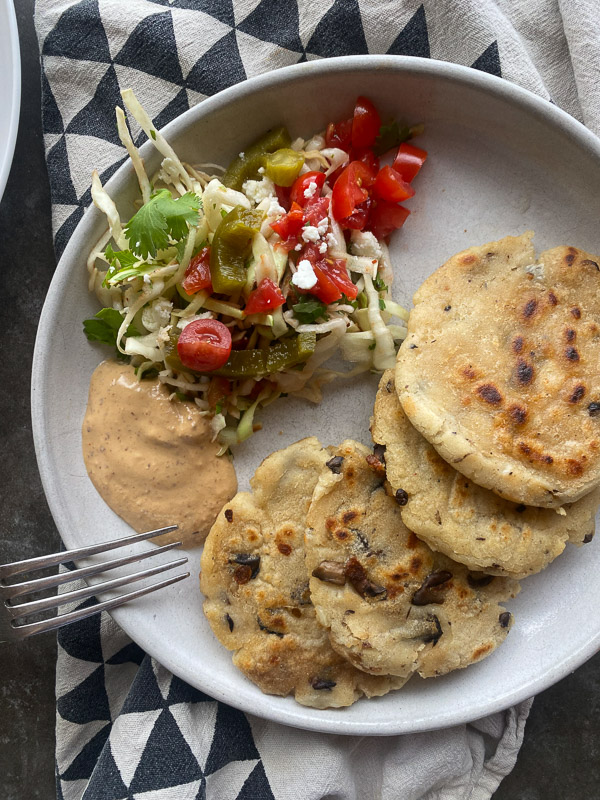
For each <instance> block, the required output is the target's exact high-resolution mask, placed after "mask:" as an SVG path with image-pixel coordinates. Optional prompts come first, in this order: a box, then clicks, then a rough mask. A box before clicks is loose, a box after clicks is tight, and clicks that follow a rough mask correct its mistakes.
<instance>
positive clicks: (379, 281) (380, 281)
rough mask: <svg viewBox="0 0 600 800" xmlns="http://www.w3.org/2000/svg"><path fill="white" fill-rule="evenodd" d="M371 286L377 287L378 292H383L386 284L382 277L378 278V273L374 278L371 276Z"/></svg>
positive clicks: (385, 289)
mask: <svg viewBox="0 0 600 800" xmlns="http://www.w3.org/2000/svg"><path fill="white" fill-rule="evenodd" d="M373 286H374V287H375V289H377V291H378V292H385V291H387V288H388V287H387V286H386V285H385V283H384V281H383V278H380V277H379V275H378V276H377V277H376V278H373Z"/></svg>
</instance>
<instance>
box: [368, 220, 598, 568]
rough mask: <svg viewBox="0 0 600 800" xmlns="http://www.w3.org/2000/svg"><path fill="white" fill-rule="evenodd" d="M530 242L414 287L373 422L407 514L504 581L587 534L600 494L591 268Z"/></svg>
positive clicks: (485, 250)
mask: <svg viewBox="0 0 600 800" xmlns="http://www.w3.org/2000/svg"><path fill="white" fill-rule="evenodd" d="M531 238H532V234H531V233H526V234H523V235H522V236H519V237H506V238H505V239H502V240H500V241H498V242H492V243H490V244H487V245H484V246H483V247H475V248H471V249H469V250H465V251H464V252H462V253H459V254H458V255H456V256H454V257H453V258H451V259H450V260H449V261H448V262H446V264H444V265H443V266H442V267H440V269H438V270H437V271H436V272H435V273H434V274H433V275H431V277H430V278H428V279H427V280H426V281H425V282H424V283H423V285H422V286H421V287H420V289H419V290H418V292H417V293H416V295H415V297H414V304H415V307H414V309H413V311H412V312H411V315H410V319H409V322H408V336H407V338H406V340H405V342H404V343H403V344H402V347H401V348H400V352H399V354H398V360H397V364H396V369H395V374H394V372H393V371H388V372H387V373H386V374H385V375H384V376H383V378H382V380H381V383H380V387H379V391H378V394H377V399H376V403H375V410H374V416H373V420H372V427H371V431H372V436H373V439H374V441H375V442H376V443H378V444H379V445H382V446H384V447H385V448H386V449H385V461H386V470H387V478H388V481H389V484H390V486H391V489H392V491H393V492H394V493H396V496H397V498H398V500H399V502H400V503H401V504H402V506H401V513H402V518H403V520H404V522H405V524H406V525H407V526H408V527H410V528H411V530H413V531H414V532H415V533H416V534H417V536H419V537H420V538H421V539H423V540H424V541H426V542H427V543H428V544H429V545H430V546H431V547H432V548H434V549H436V550H439V551H441V552H443V553H445V554H447V555H448V556H450V557H451V558H453V559H455V560H457V561H460V562H461V563H463V564H465V565H467V566H468V567H469V568H470V569H477V570H481V571H482V572H486V573H489V574H492V575H506V576H510V577H513V578H522V577H525V576H527V575H530V574H532V573H535V572H539V571H540V570H541V569H543V568H544V567H545V566H547V564H548V563H550V561H552V560H553V559H554V558H556V556H558V555H559V554H560V553H561V552H562V550H563V549H564V546H565V542H566V541H567V540H569V541H572V542H575V543H577V544H580V543H582V542H588V541H590V540H591V538H592V536H593V532H594V515H595V512H596V509H597V507H598V504H599V503H600V489H599V484H600V292H599V291H598V290H599V288H600V266H599V263H598V260H597V259H596V258H595V257H593V256H590V255H588V254H587V253H584V252H582V251H580V250H577V249H576V248H574V247H557V248H554V249H552V250H548V251H546V252H544V253H542V254H541V256H540V257H539V259H538V261H536V260H535V253H534V249H533V246H532V244H531Z"/></svg>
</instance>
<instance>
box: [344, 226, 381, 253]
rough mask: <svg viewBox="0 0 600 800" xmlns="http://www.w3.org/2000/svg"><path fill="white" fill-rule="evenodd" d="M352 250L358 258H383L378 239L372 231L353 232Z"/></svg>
mask: <svg viewBox="0 0 600 800" xmlns="http://www.w3.org/2000/svg"><path fill="white" fill-rule="evenodd" d="M350 241H351V249H352V252H353V253H354V255H356V256H366V257H367V258H376V259H380V258H381V247H380V245H379V242H378V241H377V238H376V237H375V236H374V235H373V234H372V233H371V232H370V231H352V234H351V236H350Z"/></svg>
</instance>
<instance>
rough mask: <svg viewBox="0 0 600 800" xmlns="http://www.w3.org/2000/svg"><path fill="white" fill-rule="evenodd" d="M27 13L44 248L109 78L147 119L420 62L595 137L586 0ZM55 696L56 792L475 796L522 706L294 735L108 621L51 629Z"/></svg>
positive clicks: (510, 754) (515, 735) (59, 235)
mask: <svg viewBox="0 0 600 800" xmlns="http://www.w3.org/2000/svg"><path fill="white" fill-rule="evenodd" d="M35 21H36V28H37V33H38V38H39V44H40V50H41V55H42V67H43V76H42V80H43V125H44V136H45V145H46V157H47V163H48V173H49V177H50V185H51V190H52V200H53V221H54V231H55V245H56V250H57V253H58V254H60V253H61V252H62V250H63V249H64V247H65V245H66V243H67V241H68V239H69V236H70V235H71V233H72V232H73V230H74V229H75V227H76V225H77V223H78V222H79V220H80V219H81V217H82V215H83V211H84V209H85V208H86V207H87V206H88V205H89V203H90V189H89V187H90V174H91V171H92V169H93V168H98V170H99V172H100V175H101V178H102V180H103V182H104V181H106V180H107V179H108V177H110V175H112V173H113V172H114V171H115V170H116V169H117V167H118V166H119V165H120V164H121V163H122V161H123V159H124V155H123V149H122V147H121V145H120V142H119V140H118V138H117V136H116V131H115V126H114V106H115V105H116V104H117V103H118V102H119V91H120V89H121V88H125V87H131V88H133V89H134V91H135V92H136V94H137V95H138V97H139V98H140V100H141V101H142V103H143V105H144V106H145V108H146V109H147V110H148V111H149V113H150V115H151V116H152V118H153V120H154V124H155V126H156V127H157V128H160V127H162V126H163V125H165V124H166V123H167V122H169V121H170V120H172V119H173V118H174V117H176V116H177V115H178V114H180V113H181V112H183V111H185V110H187V109H188V108H189V107H190V106H192V105H194V104H196V103H198V102H200V101H201V100H202V99H203V98H205V97H206V96H208V95H212V94H214V93H215V92H217V91H219V90H221V89H224V88H226V87H228V86H231V85H232V84H234V83H237V82H239V81H242V80H244V79H245V78H247V77H251V76H253V75H256V74H259V73H261V72H264V71H266V70H269V69H276V68H278V67H282V66H287V65H289V64H294V63H297V62H299V61H304V60H311V59H315V58H323V57H328V56H339V55H346V54H361V53H391V54H398V55H411V56H422V57H431V58H437V59H442V60H447V61H453V62H456V63H459V64H463V65H466V66H472V67H474V68H476V69H480V70H485V71H487V72H490V73H492V74H494V75H497V76H500V77H504V78H506V79H508V80H511V81H514V82H515V83H518V84H520V85H521V86H524V87H525V88H527V89H530V90H532V91H534V92H536V93H538V94H539V95H540V96H542V97H544V98H546V99H548V100H551V101H553V102H554V103H556V104H558V105H559V106H561V107H562V108H563V109H565V110H566V111H568V112H569V113H571V114H572V115H573V116H575V117H576V118H577V119H579V120H581V121H582V122H584V123H585V124H586V125H588V127H590V129H591V130H593V131H594V132H595V133H600V103H599V100H600V75H599V74H598V73H599V68H598V65H599V64H600V15H598V13H597V0H423V2H421V0H37V4H36V19H35ZM88 602H94V601H93V600H92V601H88ZM56 690H57V750H56V756H57V792H58V797H59V798H64V800H80V799H83V800H125V799H126V798H127V800H133V799H134V800H142V798H143V800H154V799H156V800H171V798H172V799H173V800H187V798H189V799H190V800H196V799H198V800H199V799H200V798H203V799H204V798H206V800H229V798H231V800H236V799H237V800H266V799H267V798H268V799H269V800H271V798H273V799H274V800H288V799H289V800H325V798H327V799H328V800H334V798H335V800H354V799H355V798H361V800H362V799H363V798H364V799H365V800H370V799H371V798H378V800H392V798H393V799H394V800H398V799H399V800H487V798H489V797H490V796H491V794H492V793H493V792H494V790H495V789H496V787H497V786H498V784H499V782H500V781H501V779H502V777H503V776H504V775H506V774H507V773H508V772H509V771H510V770H511V769H512V767H513V765H514V762H515V759H516V756H517V753H518V750H519V747H520V744H521V741H522V737H523V731H524V726H525V720H526V718H527V714H528V711H529V707H530V702H525V703H522V704H520V705H519V706H518V707H516V708H513V709H509V710H507V711H505V712H502V713H498V714H495V715H492V716H490V717H488V718H486V719H483V720H479V721H476V722H473V723H471V724H468V725H460V726H456V727H454V728H450V729H447V730H442V731H435V732H431V733H423V734H417V735H412V736H403V737H390V738H386V739H369V738H353V737H338V736H331V735H319V734H313V733H308V732H304V731H299V730H294V729H291V728H285V727H282V726H280V725H276V724H274V723H270V722H265V721H263V720H260V719H257V718H255V717H252V716H250V715H245V714H243V713H241V712H238V711H235V710H233V709H231V708H229V707H227V706H225V705H223V704H221V703H217V702H216V701H214V700H213V699H211V698H210V697H207V696H206V695H204V694H202V693H201V692H199V691H197V690H195V689H193V688H191V687H189V686H187V685H186V684H184V683H183V682H182V681H181V680H180V679H179V678H177V677H176V676H173V675H171V674H170V673H168V672H167V671H166V670H165V669H164V668H163V667H162V666H161V665H160V664H158V663H157V662H156V661H154V660H153V659H151V658H150V657H149V656H148V655H146V654H145V653H144V652H142V651H141V650H140V648H139V647H138V646H137V645H135V644H134V643H132V642H131V641H130V640H129V639H128V638H127V637H126V636H125V634H124V633H123V632H122V631H121V630H120V629H119V628H118V626H117V625H116V624H115V623H114V622H113V621H112V619H111V618H110V617H108V616H107V615H103V616H102V617H95V618H90V619H89V620H85V621H83V622H81V623H79V624H77V625H73V626H71V627H69V628H65V629H63V630H62V631H61V632H60V634H59V655H58V664H57V682H56Z"/></svg>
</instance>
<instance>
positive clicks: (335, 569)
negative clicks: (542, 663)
mask: <svg viewBox="0 0 600 800" xmlns="http://www.w3.org/2000/svg"><path fill="white" fill-rule="evenodd" d="M385 483H386V480H385V472H384V470H383V467H382V464H381V462H380V460H379V459H378V458H377V456H374V455H373V454H372V453H371V451H370V450H369V449H368V448H366V447H364V446H363V445H361V444H359V443H357V442H353V441H351V440H346V441H345V442H343V443H342V444H341V445H340V446H339V447H335V448H332V447H329V448H323V447H322V446H321V444H320V442H319V441H318V440H317V439H315V438H314V437H313V438H308V439H303V440H301V441H300V442H296V443H295V444H292V445H290V446H289V447H286V448H285V449H284V450H279V451H277V452H275V453H273V454H272V455H270V456H269V457H268V458H266V459H265V460H264V461H263V463H262V464H261V465H260V466H259V468H258V469H257V470H256V473H255V475H254V477H253V478H252V480H251V481H250V484H251V487H252V491H251V492H238V494H237V495H236V496H235V497H234V498H233V499H232V500H231V501H230V502H229V503H227V504H226V506H225V507H224V508H223V509H222V511H221V513H220V514H219V516H218V518H217V520H216V522H215V524H214V525H213V527H212V529H211V531H210V533H209V535H208V538H207V540H206V544H205V547H204V552H203V554H202V573H201V578H200V587H201V589H202V592H203V593H204V595H205V602H204V613H205V614H206V617H207V619H208V621H209V623H210V625H211V628H212V630H213V632H214V633H215V635H216V636H217V638H218V639H219V641H220V642H221V643H222V644H223V645H224V646H225V647H227V648H228V649H229V650H233V651H234V655H233V663H234V664H235V666H236V667H238V669H240V670H241V671H242V672H243V673H244V674H245V675H246V676H247V677H248V678H250V680H252V681H253V682H254V683H256V684H257V685H258V686H259V687H260V689H262V691H264V692H267V693H269V694H277V695H284V696H285V695H287V694H290V693H291V694H293V695H294V697H295V699H296V700H297V701H298V702H299V703H302V704H303V705H307V706H313V707H316V708H327V707H341V706H347V705H350V704H351V703H354V702H355V701H356V700H357V699H358V698H359V697H361V696H362V695H365V696H367V697H373V696H378V695H382V694H385V693H386V692H389V691H390V690H391V689H398V688H400V687H401V686H403V684H404V683H405V682H406V681H407V680H408V679H409V678H410V676H411V675H413V674H415V673H418V674H419V675H421V676H423V677H430V676H436V675H443V674H445V673H447V672H449V671H451V670H454V669H459V668H461V667H466V666H468V665H469V664H472V663H474V662H476V661H479V660H481V659H482V658H484V657H485V656H487V655H489V654H490V653H491V652H492V651H493V650H494V649H495V648H496V647H497V646H498V645H499V644H501V643H502V642H503V641H504V639H505V638H506V635H507V634H508V631H509V629H510V626H511V624H512V616H511V614H510V612H508V611H507V610H506V609H505V608H503V606H501V605H500V603H501V602H502V601H503V600H506V599H508V598H510V597H514V596H515V594H516V593H517V591H518V588H519V587H518V584H517V583H516V581H513V580H511V579H510V578H494V579H491V578H489V576H482V575H481V574H480V573H477V574H472V573H471V572H470V571H469V570H468V569H467V568H466V567H464V566H463V565H461V564H457V563H456V562H453V561H451V560H450V559H448V558H446V556H444V555H442V554H441V553H436V552H433V551H432V550H431V549H430V548H429V547H428V546H427V544H425V543H424V542H421V541H420V540H419V539H418V538H417V537H416V536H415V535H414V534H413V533H412V532H411V531H409V530H408V529H407V528H406V526H405V525H404V524H403V522H402V519H401V517H400V507H399V506H398V503H397V502H396V500H395V499H394V498H393V497H391V496H390V495H389V494H388V493H387V492H386V489H385Z"/></svg>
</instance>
